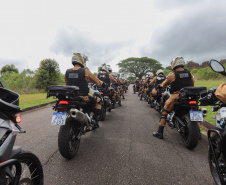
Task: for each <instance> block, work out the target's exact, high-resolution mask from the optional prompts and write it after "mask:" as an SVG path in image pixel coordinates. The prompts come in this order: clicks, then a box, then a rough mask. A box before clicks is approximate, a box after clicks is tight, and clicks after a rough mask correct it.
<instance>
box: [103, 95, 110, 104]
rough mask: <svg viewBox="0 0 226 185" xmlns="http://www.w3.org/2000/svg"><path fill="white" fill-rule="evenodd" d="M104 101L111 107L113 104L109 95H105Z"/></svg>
mask: <svg viewBox="0 0 226 185" xmlns="http://www.w3.org/2000/svg"><path fill="white" fill-rule="evenodd" d="M104 101H106V102H107V104H108V106H109V107H110V106H111V100H110V99H109V97H108V96H104Z"/></svg>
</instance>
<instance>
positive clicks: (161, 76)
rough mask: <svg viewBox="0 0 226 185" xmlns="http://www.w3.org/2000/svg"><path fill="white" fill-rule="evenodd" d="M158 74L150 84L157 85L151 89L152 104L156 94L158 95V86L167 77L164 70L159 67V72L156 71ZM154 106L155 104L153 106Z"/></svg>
mask: <svg viewBox="0 0 226 185" xmlns="http://www.w3.org/2000/svg"><path fill="white" fill-rule="evenodd" d="M156 75H157V76H155V77H154V78H153V79H152V81H151V82H150V83H149V85H150V86H151V85H155V88H154V89H153V90H152V91H151V105H152V102H153V101H154V99H155V96H156V95H157V89H156V88H157V87H158V85H159V84H161V83H162V82H163V81H164V80H165V79H166V77H165V76H164V72H163V70H162V69H159V70H158V71H157V72H156ZM152 107H153V106H152Z"/></svg>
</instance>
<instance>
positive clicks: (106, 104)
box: [89, 84, 112, 121]
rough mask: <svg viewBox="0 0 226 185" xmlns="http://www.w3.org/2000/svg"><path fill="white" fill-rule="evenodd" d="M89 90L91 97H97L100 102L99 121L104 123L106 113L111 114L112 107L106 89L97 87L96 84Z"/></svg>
mask: <svg viewBox="0 0 226 185" xmlns="http://www.w3.org/2000/svg"><path fill="white" fill-rule="evenodd" d="M89 89H90V94H91V95H94V96H97V97H99V98H100V99H101V101H102V105H101V117H100V120H101V121H104V120H105V118H106V112H107V111H108V112H111V106H112V105H111V100H110V98H109V92H108V91H107V88H106V87H98V86H97V85H96V84H93V85H92V86H91V87H90V88H89Z"/></svg>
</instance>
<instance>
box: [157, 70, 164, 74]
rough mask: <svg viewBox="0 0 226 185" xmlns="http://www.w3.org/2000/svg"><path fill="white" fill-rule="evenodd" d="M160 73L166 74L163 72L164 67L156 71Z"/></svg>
mask: <svg viewBox="0 0 226 185" xmlns="http://www.w3.org/2000/svg"><path fill="white" fill-rule="evenodd" d="M160 73H162V74H164V72H163V70H162V69H159V70H158V71H157V72H156V75H159V74H160Z"/></svg>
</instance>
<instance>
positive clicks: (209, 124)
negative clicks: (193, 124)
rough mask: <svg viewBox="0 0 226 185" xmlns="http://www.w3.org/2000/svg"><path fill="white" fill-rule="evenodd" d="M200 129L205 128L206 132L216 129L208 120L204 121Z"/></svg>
mask: <svg viewBox="0 0 226 185" xmlns="http://www.w3.org/2000/svg"><path fill="white" fill-rule="evenodd" d="M200 127H201V128H203V129H204V130H205V131H206V132H207V131H208V130H209V129H215V126H214V125H213V124H212V123H210V122H209V121H207V120H203V122H200Z"/></svg>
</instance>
